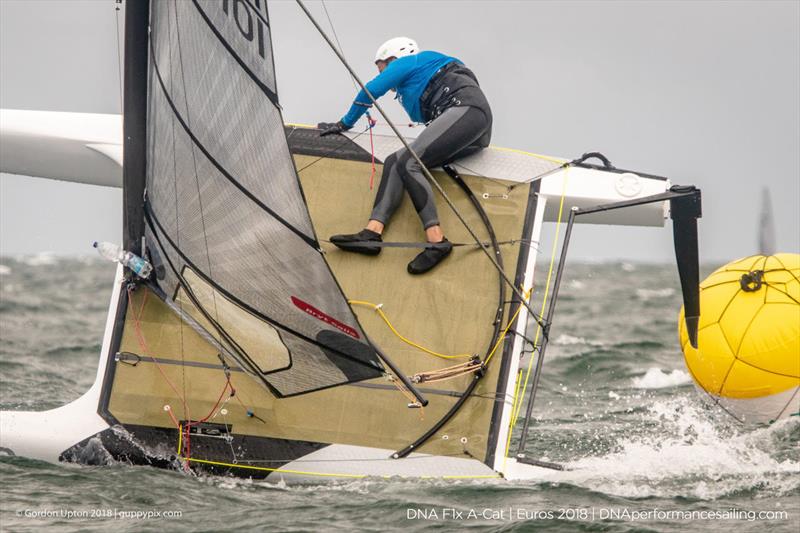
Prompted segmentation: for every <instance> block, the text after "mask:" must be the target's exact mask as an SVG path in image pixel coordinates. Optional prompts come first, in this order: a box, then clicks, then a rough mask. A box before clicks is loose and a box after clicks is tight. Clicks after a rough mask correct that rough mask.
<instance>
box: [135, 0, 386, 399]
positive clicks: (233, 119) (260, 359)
mask: <svg viewBox="0 0 800 533" xmlns="http://www.w3.org/2000/svg"><path fill="white" fill-rule="evenodd" d="M150 32H151V33H150V63H149V81H148V100H147V144H148V146H147V195H146V201H145V219H146V221H147V230H146V235H147V242H148V246H149V247H151V249H155V250H156V254H155V255H157V256H160V257H161V259H162V260H163V263H164V265H163V266H164V267H165V268H164V269H163V271H164V273H165V274H164V279H162V280H161V281H160V282H159V284H160V285H161V287H162V288H163V289H164V291H165V293H166V294H167V295H168V296H169V297H172V298H174V299H175V300H176V301H177V302H179V303H180V304H181V305H183V306H185V311H186V312H188V313H190V314H193V315H194V316H195V318H197V319H198V320H199V321H200V322H202V323H204V324H206V325H207V326H208V327H209V328H210V330H211V331H213V332H215V333H216V334H218V335H219V341H220V343H221V344H222V345H223V346H225V347H226V348H228V350H229V351H230V353H232V354H234V356H235V357H236V358H237V362H238V363H239V364H240V365H242V366H244V367H245V368H247V369H248V370H249V371H250V373H251V374H254V375H256V376H258V377H260V378H261V379H262V380H263V383H264V384H266V385H267V386H268V387H269V388H270V389H271V390H272V391H273V392H274V393H275V394H276V395H278V396H291V395H296V394H301V393H305V392H309V391H313V390H318V389H322V388H326V387H331V386H335V385H340V384H343V383H348V382H353V381H359V380H364V379H369V378H374V377H376V376H379V375H380V374H381V373H382V372H383V367H382V365H381V363H380V362H379V360H378V356H377V354H376V351H375V349H374V348H373V347H372V345H371V344H370V342H369V341H368V340H367V338H366V336H365V335H364V332H363V330H362V329H361V326H360V325H359V323H358V320H357V319H356V317H355V315H354V314H353V312H352V310H351V309H350V307H349V306H348V304H347V301H346V299H345V297H344V295H343V293H342V291H341V289H340V287H339V285H338V283H337V281H336V279H335V278H334V276H333V275H332V273H331V271H330V269H329V267H328V265H327V263H326V261H325V259H324V257H323V255H322V252H321V251H320V248H319V244H318V242H317V239H316V236H315V234H314V228H313V226H312V223H311V219H310V216H309V213H308V210H307V207H306V203H305V199H304V197H303V192H302V190H301V188H300V184H299V181H298V177H297V173H296V171H295V168H294V163H293V161H292V158H291V154H290V152H289V148H288V145H287V141H286V136H285V133H284V130H283V120H282V117H281V113H280V110H279V107H278V99H277V89H276V83H275V70H274V64H273V57H272V43H271V36H270V27H269V18H268V13H267V9H266V5H265V3H263V2H261V1H260V0H253V1H252V2H249V1H242V0H236V1H234V0H231V1H229V0H214V1H202V0H192V1H174V0H173V1H160V2H152V3H151V13H150Z"/></svg>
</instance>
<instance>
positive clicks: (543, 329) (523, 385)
mask: <svg viewBox="0 0 800 533" xmlns="http://www.w3.org/2000/svg"><path fill="white" fill-rule="evenodd" d="M568 179H569V166H567V167H565V172H564V179H563V181H562V185H561V200H560V201H559V204H558V218H557V220H556V232H555V235H554V237H553V250H552V253H551V255H550V266H549V267H548V269H547V281H546V282H545V287H544V294H543V296H542V306H541V313H542V314H544V310H545V305H546V303H547V295H548V293H549V292H550V282H551V280H552V275H553V265H554V264H555V260H556V251H557V249H558V234H559V231H560V229H561V221H562V218H563V214H564V199H565V197H566V195H567V181H568ZM548 330H549V324H547V325H545V326H543V325H542V323H541V322H539V327H538V328H537V329H536V336H535V337H534V339H533V346H534V348H535V347H536V346H537V345H538V344H539V337H540V336H541V335H542V334H544V335H545V336H546V335H548V334H549V331H548ZM533 360H534V357H533V354H531V358H530V360H529V361H528V368H527V371H526V372H525V379H524V380H522V379H520V378H521V377H522V376H521V372H518V376H517V384H516V387H515V390H514V402H513V403H512V406H511V417H510V418H511V419H510V420H509V427H508V435H507V437H506V448H505V453H504V454H503V469H505V461H506V459H507V458H508V449H509V447H510V446H511V434H512V432H513V431H514V426H515V425H516V423H517V417H518V416H519V411H520V409H521V408H522V402H523V400H524V398H525V389H527V387H528V380H529V379H530V375H531V368H532V366H533ZM520 391H521V392H522V394H521V395H520Z"/></svg>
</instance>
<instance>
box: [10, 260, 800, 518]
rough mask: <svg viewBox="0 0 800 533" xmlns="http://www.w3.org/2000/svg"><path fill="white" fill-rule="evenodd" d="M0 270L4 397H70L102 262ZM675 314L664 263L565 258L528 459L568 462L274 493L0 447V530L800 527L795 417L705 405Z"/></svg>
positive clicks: (86, 365)
mask: <svg viewBox="0 0 800 533" xmlns="http://www.w3.org/2000/svg"><path fill="white" fill-rule="evenodd" d="M0 265H2V266H0V408H2V409H4V410H6V409H16V410H43V409H48V408H53V407H57V406H59V405H62V404H64V403H66V402H69V401H71V400H73V399H75V398H77V397H78V396H79V395H80V394H81V393H83V392H84V391H85V390H86V389H87V388H88V387H89V386H90V384H91V382H92V381H93V379H94V376H95V369H96V364H97V358H98V354H99V351H100V343H101V338H102V333H103V327H104V323H105V318H106V309H107V305H108V298H109V295H110V291H111V281H112V279H113V274H114V267H113V265H110V264H107V263H104V262H101V261H100V260H96V259H93V258H91V259H70V260H63V259H57V258H54V257H52V256H47V255H40V256H36V257H27V258H2V259H0ZM708 266H709V267H712V266H715V265H708ZM705 270H706V272H708V271H710V268H709V269H705ZM679 307H680V291H679V290H678V284H677V278H676V275H675V272H674V266H672V265H641V264H622V263H616V264H579V263H571V264H570V265H569V266H568V269H567V272H566V277H565V282H564V285H563V287H562V293H561V299H560V302H559V306H558V310H557V315H556V319H555V324H554V326H553V330H552V338H553V344H551V346H550V348H549V350H548V354H547V359H546V361H545V371H544V374H543V377H542V387H541V389H540V391H539V394H538V396H537V404H536V409H535V411H536V414H537V420H536V423H535V424H534V425H533V427H532V429H531V437H530V440H529V445H528V453H529V455H531V456H534V457H540V458H546V459H548V460H550V461H557V462H561V463H563V464H565V465H566V466H567V467H568V468H569V470H568V471H564V472H556V471H552V472H550V473H548V474H547V475H546V476H545V477H544V478H543V479H541V480H540V481H532V482H525V483H508V482H505V481H492V482H485V481H481V482H477V481H447V482H444V481H413V482H412V481H391V480H390V481H387V480H377V479H367V480H356V481H347V482H334V483H331V482H325V483H321V484H317V485H304V486H287V485H285V484H282V483H277V484H276V483H268V482H253V481H246V480H245V481H243V480H235V479H231V478H224V477H211V476H207V477H202V476H201V477H198V476H193V475H188V474H185V473H182V472H172V471H164V470H156V469H152V468H147V467H132V466H129V465H126V464H116V465H112V466H104V467H82V466H76V465H67V464H60V465H52V464H47V463H43V462H39V461H34V460H30V459H25V458H22V457H0V530H2V531H40V530H42V529H45V528H49V529H54V530H58V531H108V530H114V531H119V532H123V531H248V530H270V531H332V530H339V529H350V530H353V531H381V532H382V531H394V530H403V531H406V530H409V531H427V530H436V531H451V530H454V531H458V530H476V531H484V530H486V531H529V530H533V529H537V530H539V529H541V530H552V531H720V530H726V529H729V530H735V531H763V530H764V529H765V528H766V529H768V530H769V531H792V532H796V531H797V530H798V527H799V524H800V444H798V441H800V420H798V419H796V418H795V419H793V420H785V421H782V422H780V423H777V424H774V425H771V426H761V427H746V428H743V427H740V426H738V425H737V424H736V423H734V422H733V421H732V420H731V419H729V418H728V417H727V415H725V414H724V413H722V412H720V411H718V410H716V409H715V408H714V407H713V406H711V405H709V403H708V401H707V400H706V399H705V398H704V397H703V395H701V394H699V393H698V392H697V391H696V390H695V388H694V386H693V384H692V382H691V378H690V377H689V375H688V373H687V371H686V369H685V367H684V364H683V359H682V356H681V353H680V349H679V347H678V342H677V333H676V320H677V311H678V309H679ZM512 449H513V447H512ZM98 511H99V513H98ZM108 511H111V512H113V511H116V513H117V515H116V517H114V516H112V517H108V518H102V517H97V516H95V517H91V516H90V517H88V518H83V517H75V516H73V517H68V516H62V515H64V514H67V513H70V512H71V513H73V514H91V513H94V514H95V515H96V514H102V513H103V512H108ZM470 511H472V513H470ZM137 512H139V513H150V514H151V516H150V517H149V518H146V517H145V518H137V517H135V516H133V515H134V514H135V513H137ZM157 512H158V513H161V516H159V517H153V516H152V515H153V514H154V513H157ZM176 512H177V513H176ZM126 513H127V514H126ZM167 513H171V514H173V515H174V514H180V516H166V515H167ZM459 513H461V516H460V517H458V514H459ZM759 513H761V514H759ZM42 514H49V516H41V515H42Z"/></svg>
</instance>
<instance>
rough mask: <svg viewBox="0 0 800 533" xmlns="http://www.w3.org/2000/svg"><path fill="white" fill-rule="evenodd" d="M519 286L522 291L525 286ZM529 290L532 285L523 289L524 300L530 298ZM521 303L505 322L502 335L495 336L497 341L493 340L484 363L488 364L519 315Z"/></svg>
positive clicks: (531, 289)
mask: <svg viewBox="0 0 800 533" xmlns="http://www.w3.org/2000/svg"><path fill="white" fill-rule="evenodd" d="M520 288H521V289H522V290H523V291H525V288H524V287H520ZM531 291H533V287H531V288H530V289H528V290H527V291H525V300H526V301H527V300H528V298H530V295H531ZM522 305H523V304H522V302H520V304H519V305H518V306H517V310H516V311H515V312H514V316H512V317H511V318H510V319H509V320H508V323H507V324H506V329H504V330H503V334H502V335H500V336H499V337H498V338H497V342H495V343H494V347H493V348H492V351H491V352H489V355H487V356H486V361H484V364H486V365H488V364H489V361H490V360H491V358H492V356H493V355H494V352H496V351H497V347H498V346H500V344H501V343H502V342H503V340H504V339H505V338H506V334H507V333H508V330H509V329H510V328H511V325H512V324H513V323H514V321H515V320H516V319H517V315H519V312H520V310H521V309H522Z"/></svg>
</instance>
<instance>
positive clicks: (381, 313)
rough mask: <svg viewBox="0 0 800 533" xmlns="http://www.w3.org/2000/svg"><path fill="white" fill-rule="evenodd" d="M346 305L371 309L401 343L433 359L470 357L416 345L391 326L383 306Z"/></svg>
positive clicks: (364, 303) (368, 304) (469, 355)
mask: <svg viewBox="0 0 800 533" xmlns="http://www.w3.org/2000/svg"><path fill="white" fill-rule="evenodd" d="M347 303H349V304H350V305H359V306H361V307H369V308H371V309H372V310H373V311H375V312H376V313H378V316H380V317H381V318H382V319H383V322H384V323H385V324H386V325H387V326H388V327H389V329H390V330H391V331H392V333H394V334H395V336H397V338H399V339H400V340H401V341H403V342H404V343H406V344H408V345H409V346H413V347H414V348H416V349H417V350H420V351H422V352H425V353H427V354H430V355H433V356H434V357H439V358H441V359H465V358H468V357H472V354H467V353H462V354H456V355H446V354H443V353H439V352H435V351H433V350H431V349H429V348H425V347H424V346H422V345H420V344H417V343H416V342H414V341H412V340H410V339H408V338H406V337H404V336H403V335H402V334H401V333H400V332H399V331H397V329H396V328H395V327H394V326H393V325H392V323H391V321H389V317H388V316H386V313H384V312H383V309H381V307H383V304H374V303H372V302H366V301H363V300H347Z"/></svg>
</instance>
